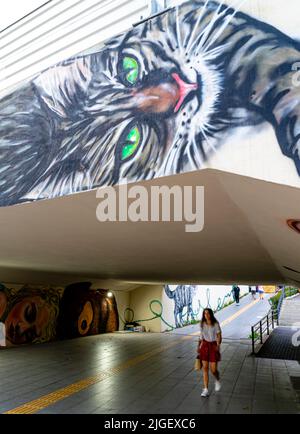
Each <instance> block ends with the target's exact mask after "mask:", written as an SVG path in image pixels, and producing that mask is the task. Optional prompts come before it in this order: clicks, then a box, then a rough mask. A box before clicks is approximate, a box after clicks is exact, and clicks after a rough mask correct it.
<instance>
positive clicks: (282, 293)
mask: <svg viewBox="0 0 300 434" xmlns="http://www.w3.org/2000/svg"><path fill="white" fill-rule="evenodd" d="M285 296H286V294H285V286H284V287H283V288H282V292H281V297H280V299H279V302H278V306H277V318H278V321H279V317H280V313H281V308H282V303H283V300H284V299H285Z"/></svg>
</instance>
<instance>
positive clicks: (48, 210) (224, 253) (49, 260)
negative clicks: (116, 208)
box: [0, 169, 300, 289]
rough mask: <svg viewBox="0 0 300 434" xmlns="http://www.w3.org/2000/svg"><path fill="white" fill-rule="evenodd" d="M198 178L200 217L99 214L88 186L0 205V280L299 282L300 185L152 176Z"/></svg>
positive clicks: (216, 176)
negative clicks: (196, 227) (197, 223)
mask: <svg viewBox="0 0 300 434" xmlns="http://www.w3.org/2000/svg"><path fill="white" fill-rule="evenodd" d="M138 185H144V186H147V187H148V188H149V187H150V186H152V185H158V186H161V185H168V186H173V185H180V186H204V187H205V226H204V230H203V231H202V232H199V233H186V232H185V224H186V223H174V222H172V223H141V222H139V223H131V222H127V223H100V222H99V221H98V220H97V219H96V208H97V205H98V204H99V199H97V198H96V192H95V191H90V192H85V193H80V194H75V195H73V196H69V197H63V198H58V199H53V200H46V201H40V202H34V203H28V204H22V205H17V206H13V207H7V208H1V209H0V222H1V227H2V230H1V234H0V243H1V252H0V275H1V280H2V281H6V282H14V283H23V282H31V283H49V282H51V283H53V284H54V283H57V284H67V283H69V282H74V278H76V279H78V280H81V279H89V280H92V281H93V282H95V283H97V284H99V285H100V284H102V285H105V286H106V287H107V286H108V285H109V286H110V287H111V288H114V287H115V288H118V289H122V288H126V286H127V285H128V284H131V283H133V284H134V283H165V282H170V283H174V284H175V283H198V284H204V283H205V284H212V283H214V284H227V283H228V284H229V283H232V282H238V283H240V284H250V283H253V284H254V283H256V282H257V283H261V284H273V283H284V282H286V281H288V282H291V283H292V282H293V283H294V284H297V283H300V235H298V234H297V233H296V232H295V231H293V230H292V229H291V228H290V227H289V226H288V225H287V220H289V219H297V218H299V217H300V216H299V206H298V204H299V202H300V191H299V189H297V188H293V187H288V186H283V185H279V184H275V183H268V182H264V181H259V180H256V179H252V178H246V177H242V176H239V175H233V174H229V173H225V172H221V171H216V170H211V169H206V170H203V171H197V172H192V173H187V174H182V175H177V176H172V177H168V178H163V179H157V180H154V181H151V182H144V183H140V184H138Z"/></svg>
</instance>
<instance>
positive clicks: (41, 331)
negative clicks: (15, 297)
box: [5, 296, 51, 345]
mask: <svg viewBox="0 0 300 434" xmlns="http://www.w3.org/2000/svg"><path fill="white" fill-rule="evenodd" d="M50 319H51V306H49V305H48V304H47V302H46V301H45V300H43V299H42V298H41V297H39V296H34V297H26V298H24V299H22V300H20V301H18V302H17V303H16V304H15V305H14V306H13V308H12V309H11V311H10V312H9V314H8V316H7V318H6V321H5V327H6V330H7V339H8V340H9V342H10V343H11V344H13V345H22V344H29V343H32V342H34V341H35V340H37V339H42V338H43V337H45V335H46V330H47V327H48V325H49V321H50Z"/></svg>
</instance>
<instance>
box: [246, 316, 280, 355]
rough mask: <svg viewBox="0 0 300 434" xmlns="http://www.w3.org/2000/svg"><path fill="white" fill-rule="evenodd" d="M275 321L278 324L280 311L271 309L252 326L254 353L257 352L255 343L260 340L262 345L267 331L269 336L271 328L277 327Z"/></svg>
mask: <svg viewBox="0 0 300 434" xmlns="http://www.w3.org/2000/svg"><path fill="white" fill-rule="evenodd" d="M275 322H276V323H277V326H278V312H277V311H276V310H274V309H271V310H270V311H269V313H268V314H267V315H266V316H265V317H264V318H262V319H261V320H260V321H258V322H257V323H256V324H254V326H252V327H251V338H252V354H256V352H255V344H256V343H257V342H258V341H260V344H261V345H262V344H263V343H264V341H263V338H264V336H265V334H266V332H267V336H270V334H271V333H270V332H271V330H273V329H274V328H275Z"/></svg>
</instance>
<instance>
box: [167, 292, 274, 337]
mask: <svg viewBox="0 0 300 434" xmlns="http://www.w3.org/2000/svg"><path fill="white" fill-rule="evenodd" d="M269 298H270V295H269V294H266V295H265V299H264V300H259V299H258V297H257V298H256V300H255V301H254V300H253V299H252V296H251V295H247V296H245V297H243V298H242V299H241V300H240V305H239V306H236V305H235V304H232V305H231V306H229V307H226V308H225V309H223V310H221V311H220V312H218V313H217V314H216V317H217V319H218V321H219V322H220V324H221V326H222V332H223V338H225V339H230V340H235V339H238V340H240V339H248V338H249V336H250V334H251V326H252V325H254V324H255V323H257V322H258V321H259V320H260V319H262V318H263V317H264V316H265V315H267V313H268V312H269V311H270V308H271V306H270V303H269V302H268V299H269ZM172 333H174V334H177V335H194V334H197V333H199V325H192V326H187V327H183V328H181V329H177V330H174V331H173V332H172Z"/></svg>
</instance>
